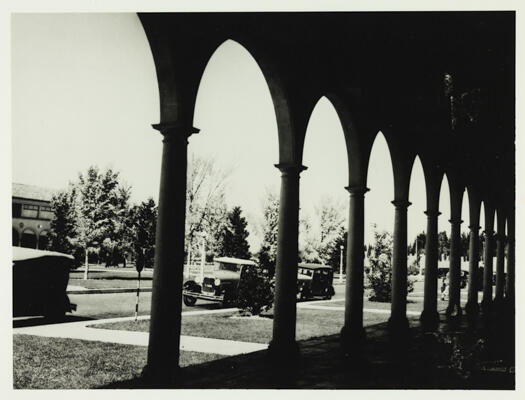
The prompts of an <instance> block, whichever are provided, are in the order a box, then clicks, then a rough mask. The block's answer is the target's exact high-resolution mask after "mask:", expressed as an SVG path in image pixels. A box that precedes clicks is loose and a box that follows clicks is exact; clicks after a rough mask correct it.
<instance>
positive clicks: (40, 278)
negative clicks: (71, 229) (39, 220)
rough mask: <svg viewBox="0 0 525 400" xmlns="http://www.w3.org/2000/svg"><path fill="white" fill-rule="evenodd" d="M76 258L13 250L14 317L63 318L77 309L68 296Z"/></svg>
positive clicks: (31, 250)
mask: <svg viewBox="0 0 525 400" xmlns="http://www.w3.org/2000/svg"><path fill="white" fill-rule="evenodd" d="M73 263H74V258H73V256H70V255H68V254H63V253H58V252H54V251H45V250H34V249H27V248H23V247H13V317H20V316H36V315H43V316H45V317H47V318H50V319H60V318H63V317H64V315H65V313H66V312H71V311H73V310H75V309H76V305H74V304H71V303H70V302H69V298H68V297H67V294H66V289H67V284H68V281H69V270H70V269H71V266H72V265H73Z"/></svg>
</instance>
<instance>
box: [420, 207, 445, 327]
mask: <svg viewBox="0 0 525 400" xmlns="http://www.w3.org/2000/svg"><path fill="white" fill-rule="evenodd" d="M425 214H427V239H426V242H425V289H424V290H425V292H424V300H423V312H422V313H421V322H422V323H423V325H425V326H426V327H428V328H436V327H437V325H438V323H439V314H438V311H437V296H438V294H437V290H438V276H437V270H438V216H439V214H441V213H440V212H439V211H437V210H433V211H430V210H429V211H426V212H425Z"/></svg>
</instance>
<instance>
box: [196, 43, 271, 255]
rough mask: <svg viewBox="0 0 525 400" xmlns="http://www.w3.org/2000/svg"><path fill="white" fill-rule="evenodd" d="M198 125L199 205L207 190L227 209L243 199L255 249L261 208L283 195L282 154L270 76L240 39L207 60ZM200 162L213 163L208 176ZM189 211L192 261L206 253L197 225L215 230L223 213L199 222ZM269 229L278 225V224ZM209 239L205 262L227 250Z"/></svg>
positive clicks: (260, 229) (220, 209) (243, 212)
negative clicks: (280, 168) (263, 71)
mask: <svg viewBox="0 0 525 400" xmlns="http://www.w3.org/2000/svg"><path fill="white" fill-rule="evenodd" d="M194 126H195V127H197V128H199V129H200V133H199V134H198V135H193V136H192V137H190V140H189V147H188V151H189V157H188V168H189V169H188V179H189V180H188V188H189V190H192V188H193V189H195V188H196V186H195V182H192V181H191V178H192V175H191V174H192V171H193V173H194V174H196V175H195V176H196V179H199V178H203V180H202V181H203V183H204V185H202V186H201V187H200V189H199V190H200V191H201V193H200V194H199V193H196V192H195V193H194V194H196V196H197V199H196V200H195V205H196V208H202V207H204V204H205V203H206V199H208V198H210V199H211V200H212V201H213V202H215V204H214V206H213V208H214V209H215V210H216V211H218V214H219V215H222V216H224V213H228V212H229V211H231V210H232V209H233V208H234V207H237V206H238V207H240V209H241V216H242V217H244V218H245V219H246V221H247V226H246V229H247V231H248V233H249V235H248V237H247V240H248V243H249V246H250V251H251V254H253V255H255V254H257V252H258V251H259V250H260V248H261V246H262V244H263V242H264V240H265V229H264V226H263V225H264V223H263V220H264V213H263V211H264V209H265V207H272V206H275V200H276V199H277V200H278V188H279V178H280V174H279V171H278V170H277V169H276V168H275V167H274V164H276V163H277V162H278V154H279V153H278V134H277V122H276V118H275V112H274V108H273V102H272V97H271V94H270V91H269V88H268V85H267V83H266V80H265V77H264V75H263V73H262V71H261V69H260V68H259V65H258V64H257V62H256V60H255V59H254V58H253V57H252V55H251V54H250V53H249V51H248V50H247V49H246V48H244V47H243V46H242V45H241V44H239V43H237V42H235V41H233V40H227V41H225V42H223V43H222V44H221V45H220V46H219V47H218V48H217V49H216V50H215V52H214V53H213V54H212V55H211V57H210V59H209V60H208V63H207V65H206V68H205V70H204V72H203V75H202V78H201V81H200V85H199V89H198V93H197V98H196V104H195V112H194ZM199 165H200V166H201V167H200V168H201V171H198V169H199ZM203 166H204V167H203ZM206 166H208V167H206ZM202 168H204V169H206V168H208V169H209V175H210V176H209V177H208V178H210V179H208V178H207V177H205V176H203V173H202V172H203V171H202ZM204 175H205V174H204ZM270 203H272V204H270ZM277 205H278V202H277ZM189 207H192V206H191V204H190V205H189ZM193 209H195V207H194V208H193ZM216 214H217V213H216ZM195 217H197V218H195ZM186 218H187V225H188V226H187V232H186V249H187V260H188V261H190V260H189V259H190V258H191V262H192V263H193V262H194V261H193V259H194V258H193V256H191V254H194V255H195V260H196V261H198V258H202V255H201V243H200V242H201V241H200V239H199V240H196V239H195V238H196V235H197V233H198V232H199V231H204V232H206V231H208V233H210V232H211V231H214V230H215V231H216V230H217V229H218V228H217V226H216V225H217V224H218V223H219V221H218V220H217V219H216V218H215V220H214V219H213V218H208V219H206V218H205V219H204V220H205V223H204V224H199V221H200V220H201V218H199V216H198V215H197V216H195V215H193V216H192V213H191V211H190V213H189V214H187V217H186ZM192 219H193V220H192ZM275 222H276V221H275ZM272 229H274V230H276V229H277V226H276V224H275V226H274V227H272ZM266 236H268V235H266ZM270 236H271V235H270ZM211 241H212V238H209V239H207V242H208V243H207V250H206V260H207V261H208V262H210V261H211V259H212V258H213V257H218V256H221V255H224V254H221V249H219V248H214V247H213V245H212V243H211ZM273 257H274V255H273V254H272V258H273ZM272 261H273V260H272Z"/></svg>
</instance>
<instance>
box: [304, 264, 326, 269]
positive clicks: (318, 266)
mask: <svg viewBox="0 0 525 400" xmlns="http://www.w3.org/2000/svg"><path fill="white" fill-rule="evenodd" d="M298 267H299V268H309V269H332V267H330V266H329V265H324V264H314V263H299V264H298Z"/></svg>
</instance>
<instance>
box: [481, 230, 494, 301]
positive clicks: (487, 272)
mask: <svg viewBox="0 0 525 400" xmlns="http://www.w3.org/2000/svg"><path fill="white" fill-rule="evenodd" d="M493 243H494V231H493V230H492V226H490V228H489V226H488V225H487V228H486V229H485V248H484V255H483V258H484V259H485V262H484V265H483V300H482V305H483V308H485V309H487V308H488V307H490V305H491V304H492V280H493V261H494V260H493V258H492V252H493Z"/></svg>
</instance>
